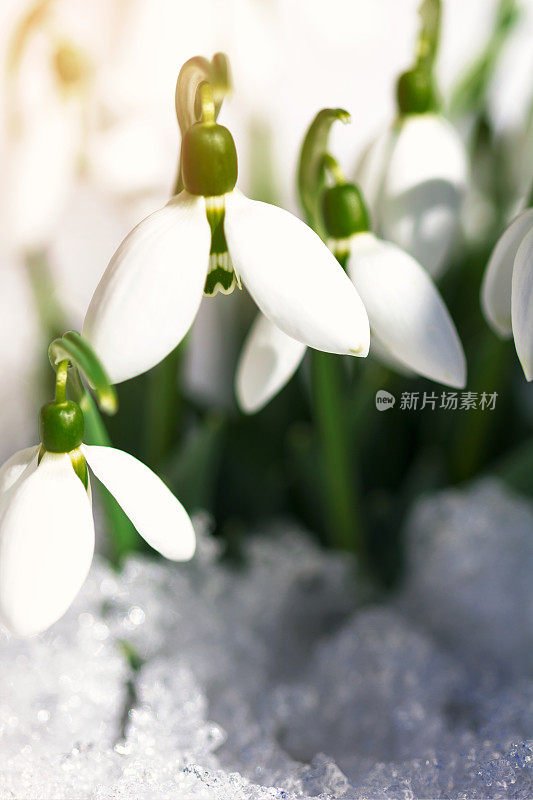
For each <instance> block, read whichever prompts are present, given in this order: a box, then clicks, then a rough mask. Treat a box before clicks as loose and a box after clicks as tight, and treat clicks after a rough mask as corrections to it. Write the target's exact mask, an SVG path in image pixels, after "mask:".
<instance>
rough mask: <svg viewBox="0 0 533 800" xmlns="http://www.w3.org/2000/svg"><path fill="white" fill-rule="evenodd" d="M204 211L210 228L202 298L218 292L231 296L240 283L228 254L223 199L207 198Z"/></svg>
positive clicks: (212, 295)
mask: <svg viewBox="0 0 533 800" xmlns="http://www.w3.org/2000/svg"><path fill="white" fill-rule="evenodd" d="M206 211H207V219H208V222H209V225H210V227H211V250H210V253H209V269H208V272H207V278H206V281H205V286H204V296H205V297H214V296H215V295H216V294H218V292H222V294H231V293H232V291H233V290H234V289H235V286H238V287H239V289H240V288H241V282H240V279H239V276H238V275H237V274H236V273H235V270H234V269H233V264H232V263H231V258H230V256H229V253H228V244H227V242H226V234H225V233H224V217H225V207H224V197H207V198H206Z"/></svg>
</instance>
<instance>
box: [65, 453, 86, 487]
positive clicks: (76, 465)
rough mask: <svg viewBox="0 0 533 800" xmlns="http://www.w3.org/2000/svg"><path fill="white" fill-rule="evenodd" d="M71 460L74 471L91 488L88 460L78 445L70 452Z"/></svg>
mask: <svg viewBox="0 0 533 800" xmlns="http://www.w3.org/2000/svg"><path fill="white" fill-rule="evenodd" d="M69 457H70V461H71V464H72V468H73V469H74V472H75V473H76V475H77V476H78V478H79V479H80V481H81V482H82V483H83V485H84V486H85V488H86V489H88V488H89V470H88V469H87V462H86V460H85V456H84V455H83V453H82V452H81V450H80V449H79V448H78V447H77V448H76V449H75V450H71V451H70V453H69Z"/></svg>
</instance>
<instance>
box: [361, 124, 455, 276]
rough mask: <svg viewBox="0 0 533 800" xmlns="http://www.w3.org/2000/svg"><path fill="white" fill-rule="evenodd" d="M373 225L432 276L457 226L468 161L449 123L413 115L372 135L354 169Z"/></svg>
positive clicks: (441, 264) (440, 266)
mask: <svg viewBox="0 0 533 800" xmlns="http://www.w3.org/2000/svg"><path fill="white" fill-rule="evenodd" d="M358 175H359V180H360V183H361V186H362V188H363V191H364V192H365V196H367V197H368V198H369V203H370V204H371V207H372V211H373V213H374V216H375V224H376V227H377V229H378V230H379V231H380V233H381V234H382V235H383V237H384V238H385V239H389V240H390V241H392V242H394V243H395V244H397V245H399V246H400V247H402V248H403V249H404V250H406V251H407V252H408V253H410V254H411V255H412V256H413V257H414V258H416V259H417V261H419V262H420V263H421V264H422V265H423V266H424V267H425V269H427V270H428V272H429V273H430V274H431V275H432V276H433V277H438V276H439V275H440V274H441V273H442V271H443V269H444V267H445V264H446V259H447V257H448V255H449V253H450V250H451V247H452V246H453V243H454V241H455V238H456V236H457V233H458V230H459V218H460V211H461V204H462V200H463V197H464V191H465V187H466V184H467V178H468V161H467V157H466V153H465V149H464V146H463V144H462V142H461V139H460V137H459V135H458V134H457V132H456V131H455V129H454V128H453V126H452V125H451V124H450V123H449V122H448V121H447V120H445V119H444V118H443V117H441V116H439V115H436V114H414V115H408V116H407V117H405V119H402V120H401V122H400V123H399V124H398V126H397V127H395V128H394V129H392V130H391V131H389V132H388V134H387V135H386V136H382V137H380V138H379V139H377V140H376V142H375V144H374V146H373V147H371V148H369V150H367V152H366V154H365V156H364V158H363V160H362V162H361V164H360V166H359V170H358Z"/></svg>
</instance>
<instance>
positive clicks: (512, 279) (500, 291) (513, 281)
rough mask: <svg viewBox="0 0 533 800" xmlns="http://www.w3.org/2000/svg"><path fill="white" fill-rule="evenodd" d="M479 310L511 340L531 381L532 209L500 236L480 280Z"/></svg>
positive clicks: (532, 363)
mask: <svg viewBox="0 0 533 800" xmlns="http://www.w3.org/2000/svg"><path fill="white" fill-rule="evenodd" d="M481 307H482V309H483V313H484V315H485V318H486V320H487V322H488V323H489V325H490V326H491V328H492V329H493V330H494V331H495V333H497V334H498V336H501V337H502V338H503V339H508V338H510V337H511V336H513V337H514V342H515V347H516V352H517V353H518V358H519V359H520V363H521V364H522V368H523V370H524V373H525V376H526V378H527V380H528V381H531V380H533V208H527V209H526V210H525V211H522V213H521V214H519V215H518V216H517V217H515V219H514V220H513V221H512V222H511V223H510V225H509V226H508V227H507V228H506V230H505V231H504V232H503V234H502V235H501V236H500V238H499V240H498V242H497V244H496V247H495V248H494V250H493V252H492V255H491V257H490V260H489V263H488V265H487V268H486V270H485V275H484V277H483V283H482V286H481Z"/></svg>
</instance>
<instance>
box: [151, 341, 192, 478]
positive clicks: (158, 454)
mask: <svg viewBox="0 0 533 800" xmlns="http://www.w3.org/2000/svg"><path fill="white" fill-rule="evenodd" d="M184 349H185V348H184V342H182V343H180V344H179V345H178V347H176V349H175V350H173V351H172V353H170V354H169V355H168V356H167V357H166V358H165V359H164V360H163V361H162V362H161V363H160V364H158V365H157V366H156V367H154V368H153V369H152V370H151V372H150V375H149V378H148V390H147V397H146V440H145V453H146V462H147V464H148V465H149V466H151V467H153V468H155V467H159V466H160V465H161V464H162V463H163V462H164V460H165V459H166V457H167V456H168V455H169V452H170V450H171V446H172V443H173V441H174V438H175V435H176V433H177V431H178V430H179V427H180V425H179V420H180V416H181V415H180V412H181V410H182V407H183V400H182V397H181V392H180V387H179V369H180V363H181V360H182V357H183V354H184Z"/></svg>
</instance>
